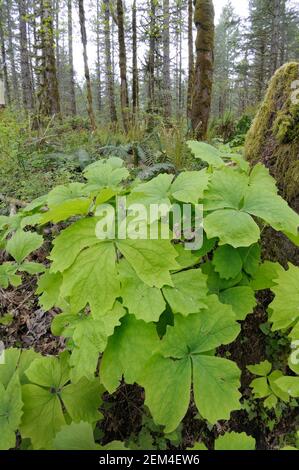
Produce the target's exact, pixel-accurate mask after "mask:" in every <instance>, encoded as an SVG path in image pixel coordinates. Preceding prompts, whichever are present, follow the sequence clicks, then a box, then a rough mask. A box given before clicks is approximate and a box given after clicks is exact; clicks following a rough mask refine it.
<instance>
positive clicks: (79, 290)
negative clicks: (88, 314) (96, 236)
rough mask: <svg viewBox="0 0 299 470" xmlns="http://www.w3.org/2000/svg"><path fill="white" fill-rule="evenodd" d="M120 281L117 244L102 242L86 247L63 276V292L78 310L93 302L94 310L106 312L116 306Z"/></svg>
mask: <svg viewBox="0 0 299 470" xmlns="http://www.w3.org/2000/svg"><path fill="white" fill-rule="evenodd" d="M119 291H120V284H119V280H118V278H117V270H116V260H115V247H114V244H113V243H111V242H102V243H100V244H98V245H96V246H93V247H90V248H87V249H86V250H84V251H82V252H81V253H80V254H79V255H78V257H77V259H76V263H74V264H73V265H72V266H71V267H70V268H68V269H67V270H66V271H65V273H64V276H63V284H62V287H61V295H62V296H63V297H69V299H70V304H71V307H72V309H73V311H75V312H79V311H80V310H82V309H83V308H84V307H85V306H86V305H87V304H89V305H90V307H91V310H92V312H93V313H94V314H97V313H99V314H101V313H102V314H104V313H105V312H107V311H108V310H110V309H111V308H112V307H113V304H114V302H115V299H116V298H117V297H118V295H119Z"/></svg>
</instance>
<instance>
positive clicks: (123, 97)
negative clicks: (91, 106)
mask: <svg viewBox="0 0 299 470" xmlns="http://www.w3.org/2000/svg"><path fill="white" fill-rule="evenodd" d="M117 24H118V47H119V68H120V104H121V112H122V118H123V126H124V130H125V132H128V129H129V121H130V112H129V95H128V82H127V54H126V43H125V30H124V8H123V2H122V0H117Z"/></svg>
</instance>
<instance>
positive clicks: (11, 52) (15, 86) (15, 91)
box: [6, 0, 20, 104]
mask: <svg viewBox="0 0 299 470" xmlns="http://www.w3.org/2000/svg"><path fill="white" fill-rule="evenodd" d="M11 10H12V2H11V0H7V2H6V16H7V29H8V50H7V55H8V57H9V62H10V69H11V79H12V96H11V98H12V101H14V102H15V103H17V104H19V103H20V93H19V81H18V74H17V67H16V61H15V46H14V43H13V24H12V15H11Z"/></svg>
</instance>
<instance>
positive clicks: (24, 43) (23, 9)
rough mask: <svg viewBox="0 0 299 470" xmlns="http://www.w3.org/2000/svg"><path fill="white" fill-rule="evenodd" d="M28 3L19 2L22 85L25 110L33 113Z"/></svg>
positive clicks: (21, 0)
mask: <svg viewBox="0 0 299 470" xmlns="http://www.w3.org/2000/svg"><path fill="white" fill-rule="evenodd" d="M26 4H27V2H26V0H18V7H19V28H20V56H21V83H22V94H23V105H24V108H25V109H26V110H27V111H29V112H32V111H33V110H34V93H33V83H32V75H31V69H30V58H29V50H28V40H27V21H26V15H27V13H28V12H27V5H26Z"/></svg>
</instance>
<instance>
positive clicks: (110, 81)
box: [103, 0, 117, 123]
mask: <svg viewBox="0 0 299 470" xmlns="http://www.w3.org/2000/svg"><path fill="white" fill-rule="evenodd" d="M103 7H104V33H105V56H106V77H107V95H108V100H109V109H110V119H111V122H112V123H116V122H117V114H116V106H115V94H114V74H113V68H112V60H111V38H110V5H109V0H103Z"/></svg>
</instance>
